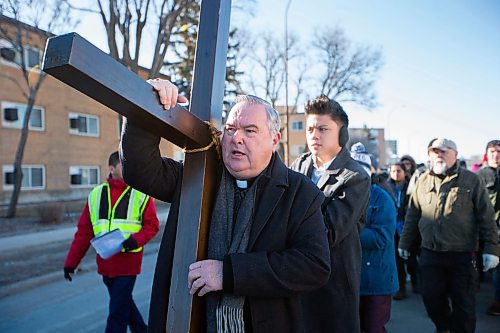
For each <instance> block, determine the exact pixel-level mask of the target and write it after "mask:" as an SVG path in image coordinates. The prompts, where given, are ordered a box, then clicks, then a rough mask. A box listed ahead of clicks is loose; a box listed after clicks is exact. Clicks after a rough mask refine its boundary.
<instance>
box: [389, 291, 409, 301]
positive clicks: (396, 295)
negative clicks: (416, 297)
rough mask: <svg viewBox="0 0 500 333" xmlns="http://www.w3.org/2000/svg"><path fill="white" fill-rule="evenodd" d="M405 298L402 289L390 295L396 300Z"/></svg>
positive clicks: (404, 292)
mask: <svg viewBox="0 0 500 333" xmlns="http://www.w3.org/2000/svg"><path fill="white" fill-rule="evenodd" d="M405 298H406V291H404V290H400V291H398V292H397V293H396V294H395V295H394V296H392V299H394V300H396V301H400V300H402V299H405Z"/></svg>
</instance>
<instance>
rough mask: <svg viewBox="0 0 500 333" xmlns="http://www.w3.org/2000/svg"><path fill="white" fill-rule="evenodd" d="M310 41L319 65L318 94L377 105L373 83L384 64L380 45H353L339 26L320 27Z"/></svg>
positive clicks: (365, 104)
mask: <svg viewBox="0 0 500 333" xmlns="http://www.w3.org/2000/svg"><path fill="white" fill-rule="evenodd" d="M312 45H313V47H314V48H315V49H316V50H317V53H318V63H319V64H321V66H322V70H321V71H320V73H322V74H320V75H319V79H318V82H319V85H320V93H321V94H324V95H327V96H329V97H331V98H334V99H336V100H338V101H343V102H347V101H348V102H355V103H358V104H360V105H364V106H366V107H368V108H373V107H375V106H376V96H375V92H374V91H373V87H374V83H375V79H376V76H377V73H378V71H379V69H380V68H381V67H382V64H383V61H382V51H381V50H380V49H376V48H372V47H371V46H368V45H357V46H353V45H352V42H351V41H350V40H349V39H347V37H346V36H345V33H344V31H343V30H342V29H340V28H334V29H333V28H326V29H324V30H319V32H318V33H317V34H316V36H315V39H314V42H313V43H312Z"/></svg>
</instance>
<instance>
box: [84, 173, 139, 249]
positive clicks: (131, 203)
mask: <svg viewBox="0 0 500 333" xmlns="http://www.w3.org/2000/svg"><path fill="white" fill-rule="evenodd" d="M124 198H125V200H122V199H124ZM148 200H149V196H147V195H145V194H144V193H141V192H139V191H137V190H135V189H132V188H131V187H130V186H127V188H126V189H125V191H123V192H122V194H121V195H120V197H119V198H118V200H116V202H115V204H114V206H113V207H111V194H110V189H109V184H108V183H103V184H101V185H98V186H96V187H94V189H92V191H91V192H90V194H89V196H88V206H89V212H90V220H91V222H92V228H93V231H94V236H95V237H99V236H102V235H104V234H106V233H108V232H110V231H112V230H114V229H120V230H121V231H122V233H123V234H124V236H125V239H127V238H129V237H130V235H131V234H134V233H137V232H139V231H140V230H141V229H142V213H143V212H144V209H145V208H146V204H147V202H148ZM110 207H111V209H110ZM141 250H142V247H140V248H138V249H135V250H132V251H129V252H139V251H141ZM124 251H125V250H122V252H124Z"/></svg>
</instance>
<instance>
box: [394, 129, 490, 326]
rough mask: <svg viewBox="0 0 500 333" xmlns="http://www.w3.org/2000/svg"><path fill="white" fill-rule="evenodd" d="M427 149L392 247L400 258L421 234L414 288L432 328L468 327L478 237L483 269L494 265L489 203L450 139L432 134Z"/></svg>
mask: <svg viewBox="0 0 500 333" xmlns="http://www.w3.org/2000/svg"><path fill="white" fill-rule="evenodd" d="M428 152H429V158H430V170H428V171H426V172H425V173H424V174H423V175H422V176H420V178H419V179H418V180H417V183H416V186H415V191H414V192H413V194H412V195H411V198H410V203H409V206H408V210H407V212H406V219H405V225H404V229H403V233H402V234H401V239H400V241H399V249H398V251H399V254H400V256H401V257H403V259H406V258H407V257H408V255H409V252H408V250H409V249H410V248H411V246H412V245H413V244H414V243H415V241H417V240H418V239H419V238H420V237H421V239H422V243H421V253H420V258H419V267H420V272H421V282H422V283H421V288H420V291H421V294H422V298H423V301H424V305H425V307H426V309H427V313H428V314H429V317H430V318H431V320H432V321H433V322H434V325H435V326H436V330H437V332H474V330H475V326H476V315H475V292H476V288H477V267H476V260H477V258H476V251H477V246H478V239H479V240H482V241H484V244H485V245H484V254H483V258H482V260H483V262H484V269H485V270H489V269H491V268H494V267H495V266H496V265H497V264H498V251H499V249H498V245H497V240H498V237H497V233H496V225H495V222H494V219H493V207H492V205H491V202H490V201H489V198H488V194H487V193H486V190H485V188H484V186H483V185H482V183H481V181H480V179H479V178H478V177H477V175H475V174H474V173H472V172H470V171H468V170H466V169H462V168H460V167H459V166H458V164H457V146H456V144H455V143H454V142H453V141H451V140H449V139H445V138H437V139H435V140H433V141H432V142H431V144H430V146H429V148H428ZM419 236H420V237H419ZM448 298H451V302H452V307H451V308H450V306H449V301H448Z"/></svg>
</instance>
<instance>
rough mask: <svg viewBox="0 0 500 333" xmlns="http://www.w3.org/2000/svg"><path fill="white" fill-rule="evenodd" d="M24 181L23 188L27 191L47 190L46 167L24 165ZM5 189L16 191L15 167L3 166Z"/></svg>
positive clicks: (22, 167)
mask: <svg viewBox="0 0 500 333" xmlns="http://www.w3.org/2000/svg"><path fill="white" fill-rule="evenodd" d="M21 170H22V172H23V180H22V183H21V188H22V189H25V190H40V189H44V188H45V167H44V166H43V165H22V166H21ZM3 188H4V190H13V189H14V166H13V165H4V166H3Z"/></svg>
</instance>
